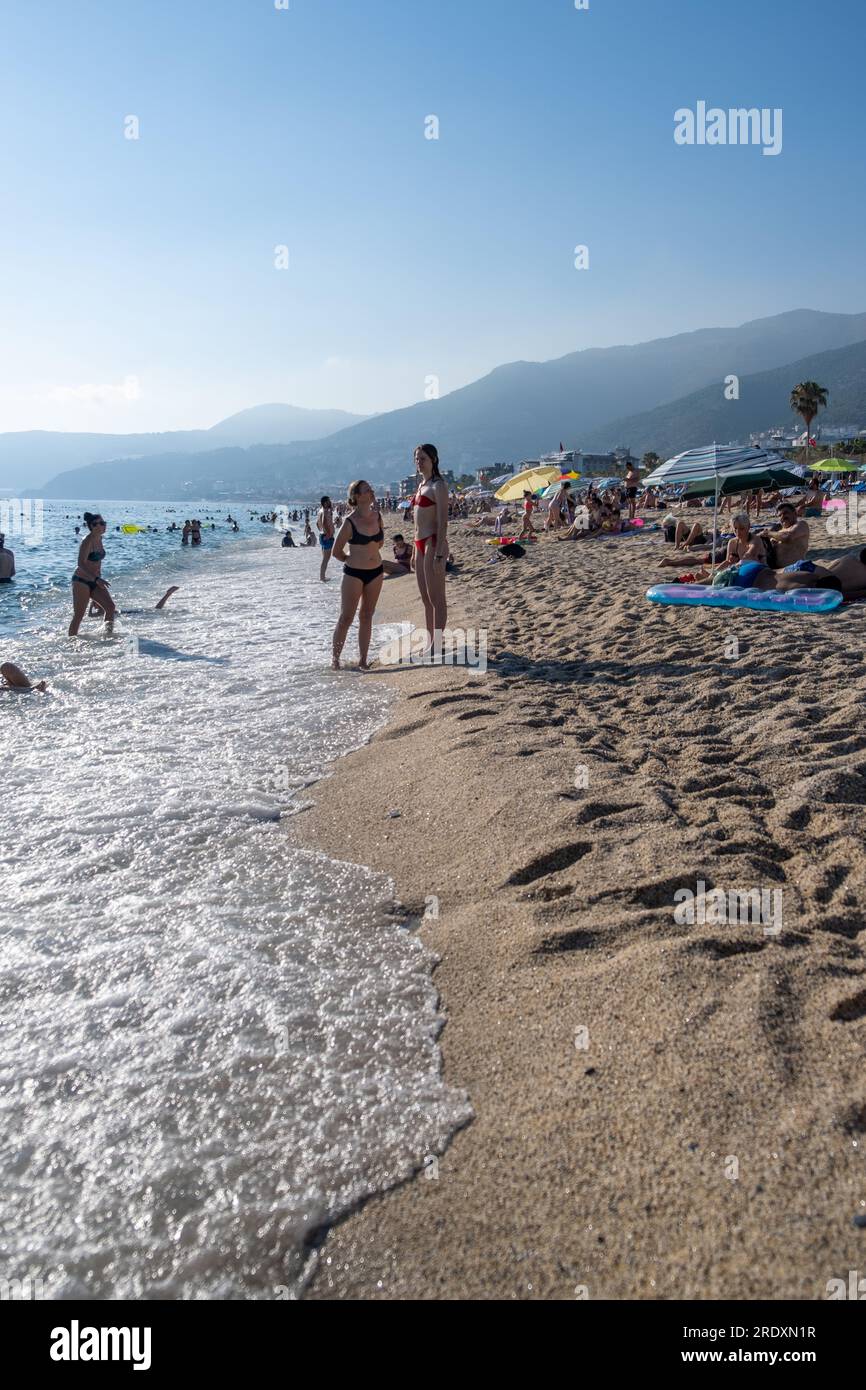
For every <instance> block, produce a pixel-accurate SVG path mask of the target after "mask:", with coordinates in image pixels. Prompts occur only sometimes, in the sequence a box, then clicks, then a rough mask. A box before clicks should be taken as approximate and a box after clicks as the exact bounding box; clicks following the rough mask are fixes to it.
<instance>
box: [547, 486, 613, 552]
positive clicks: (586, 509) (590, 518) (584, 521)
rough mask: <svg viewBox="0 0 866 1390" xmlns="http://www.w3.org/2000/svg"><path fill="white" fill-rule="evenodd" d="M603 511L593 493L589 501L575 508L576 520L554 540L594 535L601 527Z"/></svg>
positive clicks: (569, 539) (572, 539)
mask: <svg viewBox="0 0 866 1390" xmlns="http://www.w3.org/2000/svg"><path fill="white" fill-rule="evenodd" d="M603 511H604V508H603V507H602V505H601V503H600V502H599V500H598V498H597V497H596V496H595V494H593V495H592V496H591V497H590V498H589V500H588V501H587V502H585V503H581V504H580V506H579V507H577V508H575V513H574V521H573V522H572V523H571V525H570V526H569V528H568V530H567V531H563V533H562V535H561V536H555V537H554V540H557V541H577V540H580V538H581V536H591V535H594V534H595V533H596V532H597V531H599V530H600V529H601V521H602V514H603Z"/></svg>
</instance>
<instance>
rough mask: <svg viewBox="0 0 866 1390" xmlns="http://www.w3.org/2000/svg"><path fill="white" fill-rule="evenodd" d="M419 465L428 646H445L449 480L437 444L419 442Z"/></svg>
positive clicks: (419, 539) (420, 574)
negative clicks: (447, 480) (444, 473)
mask: <svg viewBox="0 0 866 1390" xmlns="http://www.w3.org/2000/svg"><path fill="white" fill-rule="evenodd" d="M415 468H416V470H417V472H418V473H420V475H421V481H420V483H419V485H418V487H417V488H416V489H415V496H414V497H413V498H412V505H413V511H414V515H415V552H416V553H415V577H416V579H417V581H418V592H419V594H420V595H421V602H422V603H423V605H424V621H425V626H426V628H427V638H428V650H430V649H434V648H435V646H436V633H437V632H438V633H439V634H440V635H439V646H440V647H441V643H442V636H441V634H442V633H443V632H444V630H445V628H446V626H447V624H448V605H447V602H446V599H445V562H446V560H447V559H448V484H447V483H446V481H445V479H444V478H443V477H442V475H441V473H440V472H439V451H438V450H437V448H436V445H435V444H419V445H418V447H417V449H416V450H415Z"/></svg>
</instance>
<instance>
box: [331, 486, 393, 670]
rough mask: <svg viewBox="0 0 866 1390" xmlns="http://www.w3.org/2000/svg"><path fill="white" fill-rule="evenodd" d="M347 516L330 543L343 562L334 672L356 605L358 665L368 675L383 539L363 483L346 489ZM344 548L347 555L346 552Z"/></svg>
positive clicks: (371, 497)
mask: <svg viewBox="0 0 866 1390" xmlns="http://www.w3.org/2000/svg"><path fill="white" fill-rule="evenodd" d="M348 496H349V506H350V507H352V509H353V510H352V511H350V512H349V514H348V516H347V517H346V520H345V521H344V522H343V524H342V526H341V527H340V529H339V531H338V532H337V537H336V540H335V541H334V551H333V554H334V558H335V559H336V560H341V561H342V562H343V586H342V590H341V597H342V608H341V610H340V616H339V618H338V619H337V626H336V627H335V628H334V659H333V662H332V665H333V668H334V670H335V671H339V669H340V654H341V652H342V650H343V643H344V642H345V640H346V637H347V636H348V632H349V628H350V627H351V626H352V622H353V621H354V617H355V613H356V611H357V608H358V604H359V603H360V605H361V614H360V617H359V619H358V651H359V654H360V658H361V659H360V661H359V663H358V665H359V666H360V669H361V670H362V671H369V669H370V663H369V661H368V657H369V654H370V635H371V633H372V631H373V614H374V613H375V611H376V603H377V601H378V598H379V594H380V592H381V590H382V577H383V575H384V568H383V565H382V559H381V556H380V554H379V552H380V550H381V547H382V542H383V540H384V539H385V528H384V527H383V525H382V513H381V512H380V511H379V509H378V507H377V506H376V495H375V493H374V492H373V489H372V488H371V487H370V484H369V483H365V482H364V481H363V479H361V480H360V481H359V482H356V483H352V484H350V486H349V494H348ZM347 547H348V551H347Z"/></svg>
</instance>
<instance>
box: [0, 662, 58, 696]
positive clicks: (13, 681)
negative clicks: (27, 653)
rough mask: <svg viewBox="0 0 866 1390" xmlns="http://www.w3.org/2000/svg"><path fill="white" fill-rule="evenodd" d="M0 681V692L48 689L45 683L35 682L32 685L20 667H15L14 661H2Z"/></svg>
mask: <svg viewBox="0 0 866 1390" xmlns="http://www.w3.org/2000/svg"><path fill="white" fill-rule="evenodd" d="M0 681H2V684H0V691H9V690H41V691H46V690H47V689H48V686H47V685H46V684H45V681H37V683H36V685H34V684H33V682H32V681H31V679H30V677H29V676H28V675H27V673H26V672H25V671H22V670H21V667H20V666H16V665H15V663H14V661H4V662H3V665H2V666H0Z"/></svg>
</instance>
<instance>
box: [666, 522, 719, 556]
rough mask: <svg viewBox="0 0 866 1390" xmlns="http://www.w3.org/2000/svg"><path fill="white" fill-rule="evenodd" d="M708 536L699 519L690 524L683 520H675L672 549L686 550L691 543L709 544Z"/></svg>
mask: <svg viewBox="0 0 866 1390" xmlns="http://www.w3.org/2000/svg"><path fill="white" fill-rule="evenodd" d="M709 543H710V538H709V536H708V535H707V534H706V532H705V531H704V528H703V525H702V524H701V522H700V521H696V522H694V523H693V524H692V525H689V523H688V522H687V521H685V520H680V521H678V522H677V529H676V530H675V531H674V549H675V550H688V549H689V548H690V547H691V546H693V545H709Z"/></svg>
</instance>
